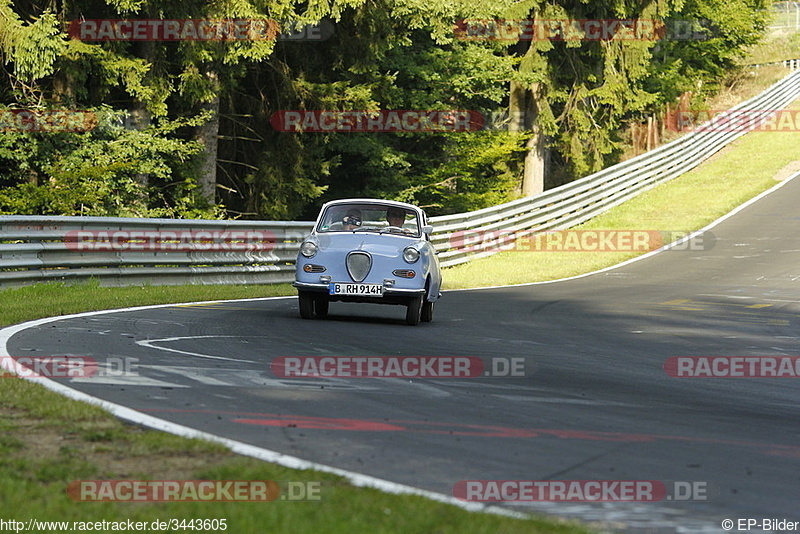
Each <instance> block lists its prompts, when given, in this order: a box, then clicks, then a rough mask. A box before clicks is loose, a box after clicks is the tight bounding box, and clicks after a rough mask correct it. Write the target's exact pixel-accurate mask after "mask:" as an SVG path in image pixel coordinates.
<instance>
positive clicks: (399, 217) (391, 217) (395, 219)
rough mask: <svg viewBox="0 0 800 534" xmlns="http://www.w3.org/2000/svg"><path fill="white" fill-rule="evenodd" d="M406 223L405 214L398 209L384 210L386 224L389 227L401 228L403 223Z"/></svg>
mask: <svg viewBox="0 0 800 534" xmlns="http://www.w3.org/2000/svg"><path fill="white" fill-rule="evenodd" d="M405 221H406V212H405V210H403V209H400V208H389V209H388V210H386V222H388V223H389V226H396V227H398V228H402V227H403V223H405Z"/></svg>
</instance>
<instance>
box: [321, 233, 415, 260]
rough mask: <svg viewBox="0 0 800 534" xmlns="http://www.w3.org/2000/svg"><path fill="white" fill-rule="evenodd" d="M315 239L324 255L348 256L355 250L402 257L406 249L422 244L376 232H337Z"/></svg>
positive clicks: (412, 239)
mask: <svg viewBox="0 0 800 534" xmlns="http://www.w3.org/2000/svg"><path fill="white" fill-rule="evenodd" d="M315 237H316V241H317V243H318V244H319V247H320V251H321V252H323V253H336V252H341V253H343V254H346V253H348V252H350V251H353V250H363V251H366V252H369V253H370V254H373V255H378V256H386V257H391V258H396V257H398V256H401V255H402V253H403V249H404V248H406V247H407V246H409V245H413V244H416V243H419V242H420V239H419V238H416V237H406V236H400V235H394V234H388V233H386V234H377V233H374V232H336V233H330V234H317V235H316V236H315Z"/></svg>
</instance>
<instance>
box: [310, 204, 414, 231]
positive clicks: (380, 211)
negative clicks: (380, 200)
mask: <svg viewBox="0 0 800 534" xmlns="http://www.w3.org/2000/svg"><path fill="white" fill-rule="evenodd" d="M317 232H319V233H325V232H377V233H392V234H396V235H406V236H410V237H419V236H420V225H419V220H418V217H417V213H416V212H415V211H414V210H410V209H405V208H401V207H398V206H389V205H385V204H336V205H334V206H328V208H327V209H326V210H325V213H323V214H322V217H321V218H320V221H319V225H317Z"/></svg>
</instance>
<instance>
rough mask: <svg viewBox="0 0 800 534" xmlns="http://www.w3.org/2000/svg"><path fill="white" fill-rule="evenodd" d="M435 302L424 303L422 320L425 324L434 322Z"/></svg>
mask: <svg viewBox="0 0 800 534" xmlns="http://www.w3.org/2000/svg"><path fill="white" fill-rule="evenodd" d="M434 304H435V302H429V301H427V300H426V301H425V302H423V303H422V316H421V317H420V319H421V320H422V322H423V323H429V322H431V321H433V305H434Z"/></svg>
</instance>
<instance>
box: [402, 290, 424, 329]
mask: <svg viewBox="0 0 800 534" xmlns="http://www.w3.org/2000/svg"><path fill="white" fill-rule="evenodd" d="M421 319H422V297H411V299H410V300H409V301H408V304H407V306H406V324H407V325H409V326H416V325H418V324H419V322H420V320H421Z"/></svg>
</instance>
